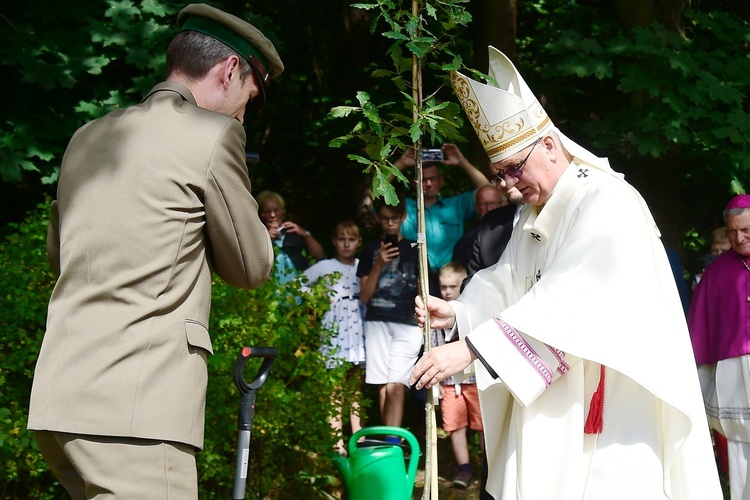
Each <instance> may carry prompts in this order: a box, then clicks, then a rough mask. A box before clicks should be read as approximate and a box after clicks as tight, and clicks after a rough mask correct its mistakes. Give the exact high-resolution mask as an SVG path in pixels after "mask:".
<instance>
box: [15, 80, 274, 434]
mask: <svg viewBox="0 0 750 500" xmlns="http://www.w3.org/2000/svg"><path fill="white" fill-rule="evenodd" d="M58 214H59V215H58ZM48 251H49V254H50V255H49V256H50V261H51V262H52V263H53V267H55V266H59V270H60V276H59V279H58V282H57V284H56V286H55V290H54V292H53V294H52V299H51V301H50V304H49V310H48V317H47V331H46V334H45V337H44V341H43V343H42V349H41V353H40V356H39V361H38V363H37V367H36V373H35V375H34V385H33V389H32V393H31V407H30V411H29V424H28V426H29V428H30V429H42V430H53V431H60V432H70V433H79V434H90V435H107V436H132V437H140V438H149V439H158V440H166V441H176V442H182V443H188V444H191V445H193V446H195V447H198V448H200V447H201V446H202V445H203V424H204V408H205V399H206V380H207V377H206V357H207V355H208V354H209V353H211V340H210V338H209V334H208V317H209V310H210V307H211V274H212V270H213V271H216V272H217V273H218V274H219V275H220V276H221V277H222V278H223V279H224V280H226V281H227V282H228V283H229V284H231V285H234V286H238V287H243V288H254V287H257V286H259V285H260V284H261V283H262V282H263V281H265V280H266V279H267V278H268V276H269V275H270V273H271V271H272V269H273V249H272V246H271V241H270V238H269V236H268V231H267V230H266V228H265V227H264V226H263V224H262V222H261V221H260V220H259V218H258V206H257V203H256V202H255V199H254V198H253V197H252V195H251V194H250V180H249V178H248V172H247V166H246V162H245V132H244V130H243V128H242V126H241V125H240V123H239V122H238V121H237V120H235V119H233V118H230V117H228V116H225V115H222V114H218V113H214V112H211V111H207V110H205V109H202V108H200V107H198V106H197V105H196V102H195V99H194V98H193V96H192V94H191V93H190V91H189V90H188V89H187V88H186V87H184V86H183V85H180V84H177V83H175V82H164V83H161V84H159V85H157V86H156V87H154V89H153V90H152V91H151V93H150V94H149V95H148V96H147V97H146V98H145V99H144V100H143V101H142V102H141V104H139V105H137V106H132V107H129V108H126V109H123V110H118V111H115V112H112V113H110V114H108V115H106V116H105V117H103V118H100V119H98V120H95V121H93V122H91V123H89V124H87V125H85V126H84V127H82V128H81V129H79V130H78V131H77V132H76V134H75V135H74V136H73V138H72V139H71V141H70V144H69V145H68V149H67V151H66V153H65V157H64V158H63V163H62V168H61V172H60V180H59V186H58V202H57V204H56V206H55V207H53V217H52V221H51V224H50V234H49V241H48Z"/></svg>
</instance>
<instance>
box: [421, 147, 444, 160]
mask: <svg viewBox="0 0 750 500" xmlns="http://www.w3.org/2000/svg"><path fill="white" fill-rule="evenodd" d="M422 161H443V150H442V149H425V150H422Z"/></svg>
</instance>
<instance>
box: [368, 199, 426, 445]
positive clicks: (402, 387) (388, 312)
mask: <svg viewBox="0 0 750 500" xmlns="http://www.w3.org/2000/svg"><path fill="white" fill-rule="evenodd" d="M375 209H376V212H375V220H376V221H377V223H378V225H379V226H380V229H381V231H382V233H383V238H382V239H377V240H375V241H371V242H369V243H368V244H366V245H365V246H364V248H363V249H362V252H361V253H360V256H359V269H358V270H357V276H359V277H360V279H361V280H362V283H361V289H362V291H361V292H360V297H361V298H362V301H363V302H365V303H366V304H367V316H366V318H365V319H366V321H365V344H366V349H367V369H366V370H365V381H366V382H367V383H368V384H376V385H378V386H379V389H378V395H379V398H378V399H379V407H380V417H381V420H382V422H383V425H388V426H394V427H400V426H401V421H402V419H403V414H404V394H405V393H406V387H408V385H409V374H410V372H411V369H412V367H413V366H414V363H415V362H416V361H417V355H418V354H419V349H420V347H421V345H422V335H421V332H420V330H419V328H418V327H417V326H416V324H417V323H416V321H415V319H414V298H415V297H416V295H417V249H416V247H414V246H412V242H411V241H409V240H406V239H404V238H403V236H402V235H401V224H403V222H404V220H405V219H406V210H405V208H404V202H403V201H400V202H399V204H398V205H397V206H390V205H386V204H385V202H384V201H383V200H382V199H380V198H379V199H377V200H375ZM387 439H389V440H391V441H394V442H397V441H398V440H397V439H393V436H389V437H388V438H387Z"/></svg>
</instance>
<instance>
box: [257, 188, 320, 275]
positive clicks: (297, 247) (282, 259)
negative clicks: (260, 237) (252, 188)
mask: <svg viewBox="0 0 750 500" xmlns="http://www.w3.org/2000/svg"><path fill="white" fill-rule="evenodd" d="M256 200H257V201H258V213H259V214H260V220H262V221H263V224H265V225H266V227H267V228H268V234H269V235H270V236H271V240H272V241H273V244H274V245H276V246H277V247H279V251H278V252H277V253H276V262H275V265H274V275H275V276H276V279H277V280H278V281H279V282H280V283H285V282H287V281H290V280H292V279H294V277H295V276H296V275H297V272H299V271H304V270H305V269H307V268H308V267H309V266H310V262H309V261H308V260H307V259H308V258H313V259H315V260H320V259H322V258H323V257H325V251H323V247H322V246H321V245H320V243H318V241H317V240H316V239H315V238H313V236H312V235H311V234H310V231H307V230H306V229H303V228H302V227H300V226H299V224H296V223H294V222H291V221H284V207H285V206H286V203H285V202H284V198H282V197H281V195H280V194H278V193H275V192H273V191H263V192H262V193H260V194H258V196H257V197H256Z"/></svg>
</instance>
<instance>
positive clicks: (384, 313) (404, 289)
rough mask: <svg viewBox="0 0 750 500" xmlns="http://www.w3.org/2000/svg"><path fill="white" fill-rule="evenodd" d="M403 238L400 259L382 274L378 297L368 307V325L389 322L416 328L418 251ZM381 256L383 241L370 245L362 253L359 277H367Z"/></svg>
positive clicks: (377, 289) (371, 300) (399, 246)
mask: <svg viewBox="0 0 750 500" xmlns="http://www.w3.org/2000/svg"><path fill="white" fill-rule="evenodd" d="M412 243H413V242H412V241H409V240H407V239H406V238H402V239H401V240H399V242H398V257H396V258H395V259H393V260H392V261H390V262H389V263H388V264H387V265H386V266H385V267H384V268H383V270H382V271H381V273H380V277H379V278H378V284H377V286H376V287H375V293H374V294H373V296H372V298H370V301H369V302H368V303H367V315H366V316H365V320H366V321H387V322H390V323H402V324H406V325H416V324H417V322H416V321H415V319H414V297H416V296H417V247H416V246H412ZM379 253H380V240H379V239H378V240H375V241H371V242H369V243H368V244H367V245H365V246H364V247H363V248H362V250H361V251H360V253H359V267H358V268H357V276H359V277H360V278H362V276H367V275H368V274H370V271H372V265H373V264H374V263H375V259H376V258H377V256H378V254H379Z"/></svg>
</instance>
